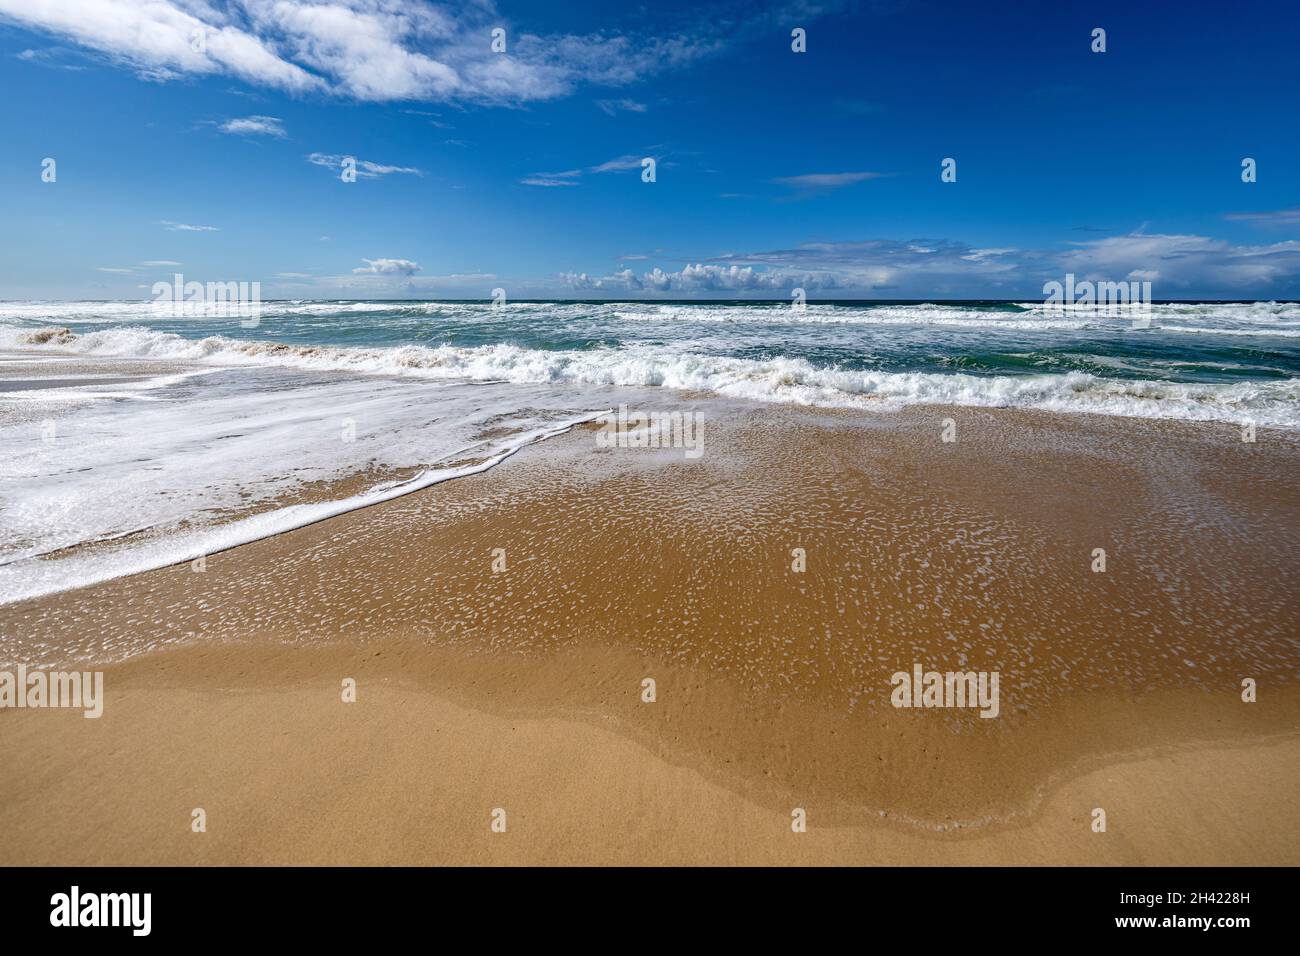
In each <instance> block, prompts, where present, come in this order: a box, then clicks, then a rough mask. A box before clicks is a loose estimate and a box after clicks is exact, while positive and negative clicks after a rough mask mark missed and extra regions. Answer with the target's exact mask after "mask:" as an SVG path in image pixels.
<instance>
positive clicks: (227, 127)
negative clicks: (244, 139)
mask: <svg viewBox="0 0 1300 956" xmlns="http://www.w3.org/2000/svg"><path fill="white" fill-rule="evenodd" d="M283 123H284V121H283V120H280V119H278V118H276V117H274V116H244V117H240V118H239V119H230V120H226V121H225V122H224V123H222V124H221V125H220V126H219V127H217V128H218V129H220V130H221V132H223V133H231V134H234V135H236V136H275V137H277V138H279V139H283V138H284V136H285V132H284V125H283Z"/></svg>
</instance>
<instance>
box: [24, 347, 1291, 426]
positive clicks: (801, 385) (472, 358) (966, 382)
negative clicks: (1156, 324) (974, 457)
mask: <svg viewBox="0 0 1300 956" xmlns="http://www.w3.org/2000/svg"><path fill="white" fill-rule="evenodd" d="M0 346H8V347H22V348H32V347H37V348H52V349H63V350H71V351H74V352H78V353H82V354H87V355H102V356H129V357H140V358H151V359H168V360H177V361H186V362H198V363H203V364H209V365H214V364H215V365H224V366H247V365H255V366H280V367H286V368H295V369H303V370H314V371H346V372H352V373H362V374H369V375H386V376H410V377H418V378H422V379H435V380H447V381H471V382H507V383H514V384H569V385H590V386H610V385H623V386H652V387H663V388H671V389H682V390H691V391H700V392H712V393H715V394H718V395H724V396H729V397H735V398H744V399H750V400H757V401H764V402H785V403H793V404H801V405H815V406H825V407H870V408H899V407H903V406H907V405H918V404H951V405H967V406H984V407H1018V408H1037V409H1044V410H1050V411H1059V412H1089V413H1094V414H1103V415H1118V416H1127V417H1138V418H1165V419H1185V420H1192V421H1228V422H1246V421H1252V422H1255V423H1256V424H1258V425H1265V426H1276V427H1286V428H1295V427H1300V379H1297V378H1287V379H1280V380H1278V379H1273V380H1264V381H1249V382H1233V383H1182V382H1168V381H1150V380H1143V379H1135V380H1134V379H1116V378H1105V377H1101V376H1097V375H1094V374H1092V373H1090V372H1080V371H1070V372H1063V373H1052V374H1026V375H971V374H965V373H961V372H943V373H940V372H922V371H877V370H856V369H845V368H842V367H838V366H834V365H831V366H825V365H815V364H813V363H812V362H810V361H808V360H807V359H805V358H800V357H784V356H777V357H772V358H746V357H737V356H728V355H712V354H698V353H687V352H683V351H682V347H681V345H680V344H676V345H669V344H665V345H655V344H645V343H642V344H628V345H621V346H614V347H601V348H593V349H583V350H577V349H555V350H551V349H537V348H528V347H524V346H518V345H513V344H502V343H496V344H489V345H481V346H472V347H464V346H453V345H441V346H423V345H401V346H391V347H364V346H328V345H296V344H289V343H284V342H271V341H247V340H242V339H233V338H227V337H225V336H221V335H213V336H208V337H205V338H201V339H189V338H184V337H182V336H179V335H176V334H173V333H169V332H162V331H158V330H155V329H149V328H145V327H141V326H128V327H113V328H107V329H99V330H93V331H86V332H81V333H77V332H73V331H71V330H70V329H66V328H65V329H55V330H49V329H45V330H41V331H40V332H38V333H33V331H32V330H31V329H19V328H13V327H0Z"/></svg>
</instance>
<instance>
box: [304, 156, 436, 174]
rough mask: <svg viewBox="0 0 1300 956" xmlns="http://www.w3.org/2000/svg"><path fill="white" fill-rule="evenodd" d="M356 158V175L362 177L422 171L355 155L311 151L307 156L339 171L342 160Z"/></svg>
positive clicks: (308, 160)
mask: <svg viewBox="0 0 1300 956" xmlns="http://www.w3.org/2000/svg"><path fill="white" fill-rule="evenodd" d="M345 159H356V163H357V175H358V176H359V177H361V178H362V179H377V178H378V177H380V176H387V175H389V174H390V173H406V174H408V175H411V176H422V175H424V174H423V173H421V172H420V170H418V169H416V168H415V167H413V166H389V165H386V164H384V163H372V162H371V161H370V160H368V159H357V158H356V157H355V156H351V157H348V156H344V155H342V154H332V153H312V154H311V155H310V156H308V157H307V162H309V163H312V164H313V165H316V166H327V167H329V168H330V169H335V170H339V171H341V170H342V169H343V160H345Z"/></svg>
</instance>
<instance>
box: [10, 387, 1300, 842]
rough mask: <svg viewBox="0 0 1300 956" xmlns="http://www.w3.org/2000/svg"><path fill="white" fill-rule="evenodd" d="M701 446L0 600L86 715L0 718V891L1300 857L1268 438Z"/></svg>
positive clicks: (918, 418) (1282, 490)
mask: <svg viewBox="0 0 1300 956" xmlns="http://www.w3.org/2000/svg"><path fill="white" fill-rule="evenodd" d="M665 407H667V406H665ZM945 419H951V420H952V422H953V425H954V426H955V429H956V441H954V442H944V441H942V437H941V436H942V433H943V428H944V420H945ZM705 438H706V443H705V453H704V454H703V456H702V457H700V458H699V459H697V460H691V459H688V458H686V457H685V456H684V455H683V453H682V452H681V451H680V450H663V451H651V450H645V449H626V448H612V449H602V448H598V447H597V446H596V442H595V440H594V433H593V431H592V430H590V429H578V430H575V431H574V432H572V433H570V434H569V435H566V436H563V437H561V438H557V439H552V440H550V441H548V442H545V443H543V444H541V445H538V446H533V447H530V448H528V449H525V450H524V451H522V452H520V453H519V454H518V455H516V456H515V457H514V458H512V459H510V460H508V461H507V462H506V463H504V464H503V465H501V466H499V467H497V468H495V469H492V470H491V471H489V472H487V473H485V474H482V475H478V476H474V477H470V478H465V479H461V480H457V481H454V482H449V483H447V484H444V485H439V486H436V487H434V488H431V489H428V490H427V491H425V492H420V493H417V494H414V495H410V496H407V497H405V498H401V499H398V500H396V501H393V502H389V503H387V504H385V505H381V506H377V507H374V508H369V509H365V510H363V511H358V512H353V513H351V514H348V515H344V516H342V517H339V518H335V519H331V520H329V521H325V522H321V523H319V524H316V525H312V526H310V527H307V528H303V529H300V530H298V531H294V532H291V533H288V534H284V535H281V536H279V537H276V538H273V539H269V540H265V541H261V542H257V543H254V544H251V545H246V546H244V547H240V548H237V549H234V550H231V551H228V552H224V553H221V554H217V555H212V556H210V557H209V558H208V559H207V561H206V569H205V570H203V571H202V572H196V571H194V570H192V569H191V568H190V567H189V566H181V567H175V568H167V569H163V570H160V571H156V572H150V573H148V574H144V575H139V576H136V577H132V578H125V579H120V580H117V581H112V582H107V583H105V584H102V585H97V586H94V587H91V588H85V589H82V590H79V591H74V592H68V593H64V594H60V595H53V596H51V597H47V598H42V599H39V600H35V601H29V602H24V603H20V604H15V605H9V606H5V607H0V661H6V662H17V661H23V662H26V663H28V664H29V665H31V666H39V665H46V666H53V665H68V664H76V665H77V666H79V667H83V668H90V667H103V668H104V669H105V670H106V677H105V685H106V695H107V700H106V703H105V714H104V716H103V718H101V719H99V720H85V719H82V718H81V716H80V715H79V714H73V713H70V712H59V711H13V710H8V711H0V767H2V768H4V769H5V771H6V772H5V773H4V774H0V828H2V829H3V830H4V831H5V832H6V833H7V834H9V836H8V837H7V839H6V840H5V841H4V844H3V849H2V850H0V862H6V863H24V862H29V863H133V862H173V863H186V862H220V863H235V862H259V863H262V862H265V863H297V862H332V863H383V862H409V863H418V862H428V863H435V862H436V863H491V862H531V863H546V862H555V863H568V862H591V863H601V862H619V863H720V862H752V863H882V864H883V863H921V864H929V863H935V864H939V863H981V862H983V863H999V864H1003V863H1139V864H1160V863H1170V864H1220V863H1238V864H1246V865H1250V864H1296V863H1300V805H1298V804H1297V796H1296V794H1297V792H1300V790H1298V788H1297V783H1300V770H1298V769H1297V768H1300V760H1297V757H1300V692H1298V691H1297V686H1298V685H1297V678H1298V677H1300V636H1298V633H1297V624H1296V621H1297V619H1298V616H1297V613H1296V612H1297V599H1296V597H1295V595H1296V584H1297V581H1296V576H1297V571H1298V570H1300V560H1298V559H1297V548H1296V536H1297V531H1300V496H1298V495H1297V494H1296V492H1297V490H1300V488H1298V487H1297V485H1298V484H1300V477H1298V476H1300V469H1298V468H1297V464H1300V443H1297V440H1296V439H1295V438H1293V437H1291V436H1289V435H1287V434H1285V433H1279V432H1272V431H1266V430H1261V431H1260V432H1259V435H1258V440H1257V441H1256V442H1255V443H1253V444H1249V443H1243V442H1242V441H1241V438H1240V431H1239V429H1238V428H1236V427H1234V426H1228V425H1215V424H1184V423H1171V422H1144V421H1132V420H1120V419H1106V418H1099V417H1090V416H1069V417H1064V416H1055V415H1051V414H1047V413H1024V412H1011V411H1004V410H977V409H955V408H952V409H944V408H925V409H913V410H911V411H908V412H905V413H900V414H888V415H878V416H876V415H863V414H861V413H854V414H849V413H843V414H839V413H826V412H812V411H802V410H792V409H783V408H770V407H758V408H753V409H748V410H744V409H736V408H734V407H732V406H723V405H721V404H720V405H719V406H718V409H717V413H716V417H714V418H711V419H709V420H708V421H706V422H705ZM1098 548H1102V549H1105V551H1106V570H1105V571H1104V572H1097V571H1094V570H1093V565H1094V562H1095V561H1096V556H1095V553H1094V552H1095V549H1098ZM795 549H802V553H803V556H804V561H805V562H806V564H805V569H804V570H802V571H798V570H795V569H794V567H793V565H794V564H795V562H796V561H797V560H798V552H797V551H796V550H795ZM502 551H503V552H504V564H505V566H504V569H500V561H501V553H502ZM494 561H495V562H497V566H498V570H495V571H494V570H493V564H494ZM914 664H920V665H922V667H923V668H924V669H926V670H939V671H950V670H951V671H956V670H961V671H997V672H998V673H999V675H1000V688H1001V691H1000V712H999V715H998V717H997V718H995V719H983V718H980V717H979V716H978V712H977V711H976V710H973V709H942V708H938V709H896V708H894V707H893V706H891V703H890V692H891V685H890V678H891V675H892V674H893V673H894V672H896V671H910V670H911V669H912V667H913V665H914ZM345 678H352V679H354V680H355V681H356V682H357V700H356V702H355V703H345V702H344V701H343V700H342V699H341V692H340V688H341V686H342V683H343V681H344V679H345ZM647 678H650V679H653V680H654V682H655V700H654V701H653V702H652V703H650V702H645V701H644V700H643V699H642V694H643V681H644V680H646V679H647ZM1247 678H1249V679H1251V680H1253V681H1255V682H1256V683H1257V686H1258V701H1257V702H1255V703H1245V702H1243V700H1242V696H1241V695H1242V681H1243V680H1244V679H1247ZM195 807H203V808H204V809H205V810H206V811H207V813H208V820H209V825H208V830H207V832H206V833H202V834H199V833H192V832H191V830H190V814H191V810H192V809H193V808H195ZM494 808H502V809H504V810H505V811H506V815H507V820H508V826H507V831H506V832H505V833H494V832H492V831H491V829H490V828H489V823H490V819H491V816H490V815H491V812H492V810H493V809H494ZM794 808H802V809H804V810H805V811H806V813H807V820H808V828H807V832H804V833H794V832H792V831H791V819H792V817H791V812H792V810H793V809H794ZM1095 808H1102V809H1104V810H1105V811H1106V815H1107V829H1106V832H1105V833H1097V832H1093V829H1092V826H1091V824H1092V815H1093V811H1094V809H1095Z"/></svg>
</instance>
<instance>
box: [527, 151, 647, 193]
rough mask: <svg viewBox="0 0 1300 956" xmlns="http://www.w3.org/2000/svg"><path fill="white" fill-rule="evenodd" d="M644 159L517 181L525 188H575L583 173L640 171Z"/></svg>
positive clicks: (622, 158) (623, 159)
mask: <svg viewBox="0 0 1300 956" xmlns="http://www.w3.org/2000/svg"><path fill="white" fill-rule="evenodd" d="M646 158H647V157H645V156H633V155H630V154H629V155H624V156H619V157H617V158H615V159H608V160H606V161H605V162H603V163H597V164H596V165H595V166H588V167H586V168H585V169H566V170H564V172H560V173H530V174H529V175H527V176H525V177H524V178H523V179H521V180H519V181H520V182H521V183H523V184H524V185H525V186H576V185H578V181H579V180H580V179H581V178H582V176H583V174H585V173H597V174H599V173H614V172H624V171H626V170H629V169H640V168H641V163H642V161H643V160H644V159H646ZM650 158H654V159H655V161H656V162H658V158H657V157H650Z"/></svg>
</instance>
